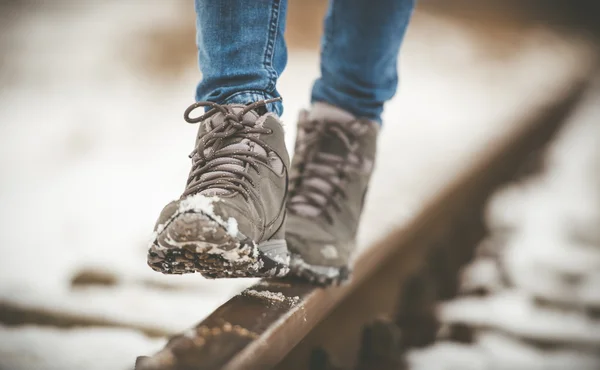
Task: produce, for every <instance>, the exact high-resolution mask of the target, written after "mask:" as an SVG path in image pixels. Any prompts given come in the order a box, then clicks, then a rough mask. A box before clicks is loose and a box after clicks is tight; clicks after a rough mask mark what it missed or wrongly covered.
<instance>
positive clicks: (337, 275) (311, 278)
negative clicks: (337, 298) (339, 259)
mask: <svg viewBox="0 0 600 370" xmlns="http://www.w3.org/2000/svg"><path fill="white" fill-rule="evenodd" d="M290 274H291V275H293V276H296V277H299V278H300V279H302V280H307V281H308V282H310V283H311V284H316V285H320V286H323V287H325V286H335V285H341V284H343V283H344V282H346V281H348V280H349V279H350V275H351V271H350V268H349V267H348V266H342V267H334V266H320V265H311V264H308V263H306V262H304V260H303V259H302V257H300V256H299V255H295V254H292V256H291V261H290Z"/></svg>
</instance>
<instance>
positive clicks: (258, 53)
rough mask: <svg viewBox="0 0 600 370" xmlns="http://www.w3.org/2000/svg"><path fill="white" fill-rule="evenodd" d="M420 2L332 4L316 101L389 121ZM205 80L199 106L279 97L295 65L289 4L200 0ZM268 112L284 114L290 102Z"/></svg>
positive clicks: (345, 0)
mask: <svg viewBox="0 0 600 370" xmlns="http://www.w3.org/2000/svg"><path fill="white" fill-rule="evenodd" d="M414 1H415V0H375V1H374V0H330V1H329V9H328V11H327V15H326V17H325V31H324V35H323V37H322V40H321V77H320V78H318V79H317V80H316V81H315V83H314V85H313V89H312V95H311V101H312V102H325V103H329V104H331V105H334V106H337V107H339V108H342V109H344V110H346V111H348V112H350V113H352V114H354V115H355V116H357V117H362V118H368V119H372V120H375V121H378V122H381V114H382V112H383V105H384V103H385V102H386V101H388V100H390V99H391V98H392V97H393V96H394V94H395V93H396V89H397V85H398V53H399V49H400V45H401V43H402V39H403V38H404V34H405V32H406V28H407V26H408V22H409V19H410V16H411V14H412V11H413V8H414ZM195 7H196V14H197V24H196V26H197V37H196V41H197V45H198V61H199V65H200V70H201V72H202V80H201V82H200V83H199V84H198V87H197V89H196V100H208V101H212V102H216V103H220V104H229V103H241V104H247V103H250V102H254V101H257V100H263V99H269V98H274V97H279V96H280V95H279V92H278V91H277V79H278V77H279V76H280V75H281V73H283V70H284V68H285V65H286V63H287V48H286V44H285V40H284V36H283V35H284V31H285V17H286V10H287V1H286V0H252V1H250V0H218V1H216V0H195ZM268 109H269V110H271V111H273V112H275V113H277V114H278V115H281V114H282V113H283V104H282V103H281V102H275V103H271V104H270V105H269V106H268Z"/></svg>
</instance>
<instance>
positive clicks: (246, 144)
mask: <svg viewBox="0 0 600 370" xmlns="http://www.w3.org/2000/svg"><path fill="white" fill-rule="evenodd" d="M226 108H227V109H228V110H229V111H230V112H231V113H234V114H239V113H240V112H241V111H242V110H243V109H244V108H245V106H244V105H242V104H235V105H228V106H226ZM258 117H259V116H258V114H257V113H256V112H254V111H249V112H246V114H244V116H243V117H242V122H252V123H255V122H256V121H257V119H258ZM224 122H225V114H224V113H221V112H218V113H216V114H215V115H213V116H211V117H209V118H208V119H206V120H205V121H203V122H202V124H201V125H200V128H199V132H198V140H200V139H201V138H202V136H204V135H205V134H207V133H208V132H210V131H212V130H213V129H214V128H216V127H218V126H220V125H222V124H223V123H224ZM214 150H215V147H213V146H211V147H208V148H206V149H204V155H205V156H208V155H210V154H211V153H212V152H213V151H214ZM218 150H236V151H239V152H243V151H254V152H258V153H260V154H263V155H266V152H265V150H264V149H263V148H262V147H260V146H259V145H253V143H252V141H251V140H248V139H244V138H242V137H233V138H229V139H226V140H225V142H223V143H222V144H221V145H220V146H219V148H218ZM214 161H215V162H214V163H216V166H214V167H213V169H212V170H211V171H209V172H207V173H205V174H203V175H201V176H200V179H199V180H200V181H209V180H214V179H217V178H219V177H222V176H232V174H231V171H232V170H237V171H244V170H245V167H246V164H245V163H244V162H242V161H240V160H238V159H234V158H230V157H227V158H219V159H215V160H214ZM228 193H230V191H229V190H227V189H221V188H209V189H206V190H203V191H201V192H200V194H203V195H206V196H213V195H222V194H228Z"/></svg>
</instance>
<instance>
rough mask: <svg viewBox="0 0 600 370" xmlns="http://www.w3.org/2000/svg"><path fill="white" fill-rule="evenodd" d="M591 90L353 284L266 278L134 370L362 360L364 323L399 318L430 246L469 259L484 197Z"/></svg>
mask: <svg viewBox="0 0 600 370" xmlns="http://www.w3.org/2000/svg"><path fill="white" fill-rule="evenodd" d="M585 85H586V83H585V81H584V80H581V81H578V82H576V83H574V84H573V85H572V86H571V88H569V89H568V90H567V91H565V92H564V93H563V94H562V95H561V96H559V97H557V98H556V99H555V100H554V101H553V102H552V103H551V104H549V105H548V106H547V107H545V108H544V109H541V110H540V111H539V112H537V114H533V115H532V116H531V117H529V118H528V119H526V120H525V121H524V122H523V124H522V125H519V128H518V129H517V130H515V131H514V132H512V133H510V134H509V135H507V136H506V137H504V139H503V140H500V141H498V142H496V143H495V144H496V145H494V146H492V147H490V148H488V151H487V152H486V153H484V154H483V155H481V156H480V157H479V160H478V162H477V163H475V164H474V165H473V166H472V167H471V168H470V170H469V171H467V172H465V173H463V174H462V175H461V176H460V177H459V178H457V179H456V181H455V182H454V183H451V184H448V186H447V187H446V189H445V190H444V191H443V192H442V193H440V194H439V195H438V196H437V198H435V199H434V200H433V201H432V202H430V203H429V204H428V205H427V206H426V207H424V208H423V209H422V211H421V212H420V214H419V215H417V216H416V217H415V218H414V219H413V220H412V222H411V223H410V224H408V225H405V226H404V227H402V228H401V229H399V230H396V231H394V232H393V233H391V235H389V236H388V237H387V238H385V239H384V240H383V241H381V242H380V243H378V244H376V245H374V246H372V247H371V248H369V249H368V250H366V251H363V252H362V254H361V255H360V256H358V258H357V264H356V267H355V270H354V275H353V279H352V281H351V282H350V283H348V284H346V285H344V286H341V287H336V288H329V289H321V288H318V287H315V286H311V285H307V284H304V283H300V282H294V281H290V280H262V281H261V282H259V283H258V284H256V285H254V286H253V287H251V288H249V289H247V290H246V291H244V292H243V293H241V294H240V295H237V296H235V297H233V298H232V299H231V300H229V301H228V302H227V303H225V304H223V305H222V306H221V307H219V308H218V309H217V310H216V311H214V312H213V313H212V314H211V315H210V316H209V317H207V318H206V319H205V320H203V321H202V322H200V323H199V324H198V325H196V326H195V327H194V328H192V329H190V330H189V331H188V332H186V333H183V334H181V335H178V336H175V337H173V338H171V339H170V340H169V342H168V343H167V345H166V346H165V348H164V349H163V350H161V351H160V352H158V353H157V354H155V355H153V356H150V357H139V358H138V360H137V362H136V370H192V369H194V370H212V369H228V370H234V369H267V368H273V367H277V368H281V369H307V368H308V367H309V358H310V356H309V355H310V351H311V350H312V349H313V348H314V347H315V346H317V345H318V346H323V347H326V348H327V349H328V351H329V352H331V353H333V354H334V355H335V356H336V357H337V358H341V359H344V360H345V362H347V363H348V364H353V363H355V361H356V353H357V351H358V347H359V341H360V332H361V330H362V327H363V326H364V325H365V323H367V322H369V321H370V320H372V319H373V318H375V317H378V316H381V315H390V313H391V312H393V310H394V307H395V306H396V305H397V304H398V291H399V288H398V287H399V286H403V285H405V283H406V280H407V278H408V277H409V275H410V274H411V273H412V272H414V271H416V270H417V268H419V266H421V265H423V263H424V261H425V260H426V259H427V258H429V257H428V256H430V255H431V253H430V252H431V251H432V250H435V249H436V248H437V249H439V248H440V245H444V246H445V247H446V250H448V245H449V244H450V247H452V246H455V247H456V248H450V250H451V251H452V252H451V253H446V254H445V255H444V257H443V260H442V261H441V264H440V268H444V264H446V262H445V261H446V260H450V262H448V263H449V264H450V265H452V266H453V268H454V269H456V268H458V267H457V266H459V265H461V264H462V263H464V262H466V260H468V258H469V256H470V253H471V250H468V248H464V246H469V245H470V246H474V244H475V243H476V242H477V240H479V238H481V237H482V236H483V233H484V227H483V223H482V220H481V211H482V209H483V205H484V202H485V199H486V198H487V197H488V196H489V195H490V193H491V192H492V191H493V190H494V189H495V188H496V187H497V186H498V185H500V184H501V183H503V182H505V181H507V180H510V179H511V178H513V177H514V176H515V173H516V172H518V171H520V170H522V169H523V165H522V159H523V158H527V157H528V154H530V153H531V152H532V151H536V150H539V149H540V148H542V147H543V145H544V144H545V143H546V142H548V141H549V140H550V138H551V137H552V135H553V134H554V133H555V132H556V130H557V129H558V128H559V127H560V125H561V123H562V122H564V120H565V118H566V116H567V115H568V114H569V112H570V111H571V109H572V108H573V107H574V106H575V105H576V103H577V101H578V100H579V98H580V95H581V92H582V91H583V90H584V88H585ZM466 230H470V231H469V232H467V231H466ZM459 245H460V246H461V247H460V248H458V246H459ZM437 261H438V262H440V258H439V256H438V257H437ZM429 262H432V261H429ZM434 263H435V262H434ZM450 275H451V274H450ZM451 280H452V279H449V280H448V284H446V286H445V289H446V290H447V292H446V294H448V295H449V294H451V291H452V290H453V289H455V287H454V286H453V283H452V281H451ZM374 288H375V289H374ZM334 309H335V310H334ZM332 311H333V313H332ZM325 318H326V319H325ZM324 319H325V320H324Z"/></svg>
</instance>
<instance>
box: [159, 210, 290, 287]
mask: <svg viewBox="0 0 600 370" xmlns="http://www.w3.org/2000/svg"><path fill="white" fill-rule="evenodd" d="M240 236H241V238H240ZM289 261H290V257H289V252H288V249H287V244H286V242H285V240H267V241H265V242H262V243H259V244H257V243H255V242H254V241H253V240H251V239H249V238H247V237H244V236H242V235H241V234H240V233H239V232H237V231H236V235H235V237H234V236H233V235H231V233H230V232H229V231H228V230H227V229H225V228H224V227H223V226H222V225H220V224H219V223H217V222H216V221H215V220H213V219H212V218H211V217H210V216H208V215H206V214H203V213H198V212H188V213H182V214H179V215H177V216H176V217H174V219H172V220H171V221H170V222H169V223H168V224H167V225H164V227H163V228H162V230H161V231H160V232H159V233H158V235H157V236H156V237H155V239H154V240H153V242H152V244H151V245H150V248H149V250H148V265H149V266H150V267H151V268H152V269H153V270H155V271H159V272H162V273H164V274H186V273H194V272H199V273H200V274H202V276H204V277H206V278H210V279H216V278H234V277H281V276H285V275H286V274H287V273H288V272H289Z"/></svg>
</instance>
